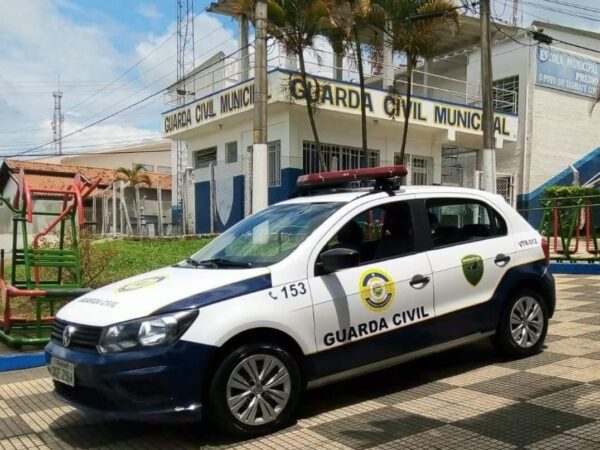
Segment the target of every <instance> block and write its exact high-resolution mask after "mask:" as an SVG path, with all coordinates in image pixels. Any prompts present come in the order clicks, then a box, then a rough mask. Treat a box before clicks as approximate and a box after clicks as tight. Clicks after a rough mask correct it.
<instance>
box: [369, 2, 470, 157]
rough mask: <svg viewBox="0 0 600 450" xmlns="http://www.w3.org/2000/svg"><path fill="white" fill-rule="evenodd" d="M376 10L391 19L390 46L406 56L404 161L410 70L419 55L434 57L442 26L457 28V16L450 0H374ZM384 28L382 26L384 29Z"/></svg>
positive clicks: (402, 148) (410, 83) (456, 30)
mask: <svg viewBox="0 0 600 450" xmlns="http://www.w3.org/2000/svg"><path fill="white" fill-rule="evenodd" d="M375 1H376V2H377V4H378V5H379V11H380V12H383V14H384V16H385V18H384V19H383V20H389V21H390V22H391V29H392V36H391V41H392V46H393V49H394V51H395V52H399V53H402V54H403V55H404V57H405V59H406V92H405V96H406V101H405V102H403V114H404V129H403V131H402V145H401V147H400V161H403V160H404V153H405V151H406V141H407V137H408V123H409V120H410V114H411V111H412V97H411V94H412V82H413V80H412V72H413V70H414V68H415V66H416V65H417V62H418V61H419V59H421V58H428V57H432V56H435V54H436V51H437V48H438V43H439V42H440V35H439V30H440V29H441V27H442V26H445V27H446V28H447V29H450V30H452V31H453V32H454V33H457V32H458V31H459V15H458V13H457V8H456V5H455V3H454V1H453V0H375ZM384 29H385V28H384Z"/></svg>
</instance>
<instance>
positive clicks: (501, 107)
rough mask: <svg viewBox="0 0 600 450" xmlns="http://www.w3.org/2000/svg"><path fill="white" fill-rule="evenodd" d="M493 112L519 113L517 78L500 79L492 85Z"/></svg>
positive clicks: (515, 76) (516, 76)
mask: <svg viewBox="0 0 600 450" xmlns="http://www.w3.org/2000/svg"><path fill="white" fill-rule="evenodd" d="M492 89H493V106H494V111H500V112H505V113H513V114H517V113H518V112H519V76H518V75H514V76H512V77H507V78H502V79H501V80H496V81H494V82H493V83H492Z"/></svg>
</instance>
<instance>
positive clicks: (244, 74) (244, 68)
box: [238, 15, 250, 81]
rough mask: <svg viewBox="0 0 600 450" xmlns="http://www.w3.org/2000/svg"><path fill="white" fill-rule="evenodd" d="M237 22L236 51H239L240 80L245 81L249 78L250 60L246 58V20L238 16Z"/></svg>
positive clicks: (242, 16) (244, 17)
mask: <svg viewBox="0 0 600 450" xmlns="http://www.w3.org/2000/svg"><path fill="white" fill-rule="evenodd" d="M238 22H239V24H240V40H239V41H238V42H239V44H238V49H239V50H240V72H241V74H240V80H241V81H246V80H247V79H248V78H250V74H249V67H250V60H249V58H248V18H247V17H246V16H244V15H239V16H238Z"/></svg>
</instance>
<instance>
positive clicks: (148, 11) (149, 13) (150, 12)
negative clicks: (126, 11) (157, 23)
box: [138, 3, 163, 20]
mask: <svg viewBox="0 0 600 450" xmlns="http://www.w3.org/2000/svg"><path fill="white" fill-rule="evenodd" d="M138 13H140V14H141V15H142V16H144V17H145V18H146V19H150V20H158V19H162V18H163V13H161V12H160V11H159V9H158V8H157V7H156V6H155V5H153V4H151V3H142V4H141V5H140V6H139V7H138Z"/></svg>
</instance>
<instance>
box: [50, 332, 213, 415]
mask: <svg viewBox="0 0 600 450" xmlns="http://www.w3.org/2000/svg"><path fill="white" fill-rule="evenodd" d="M215 350H216V348H215V347H211V346H208V345H202V344H195V343H191V342H187V341H178V342H176V343H175V344H172V345H170V346H166V347H156V348H150V349H144V350H136V351H131V352H123V353H115V354H109V355H100V354H98V353H93V352H89V351H80V350H71V349H69V348H65V347H63V346H61V345H59V344H58V343H56V342H55V341H52V342H50V343H49V344H48V345H47V346H46V362H47V363H49V362H50V358H52V357H56V358H60V359H62V360H65V361H68V362H70V363H72V364H74V365H75V387H70V386H67V385H66V384H62V383H60V382H55V383H54V384H55V393H56V395H57V396H58V397H60V398H61V399H62V400H64V401H65V402H67V403H69V404H71V405H73V406H74V407H76V408H77V409H80V410H82V411H87V412H90V413H94V414H99V415H102V416H104V417H107V418H113V419H128V420H140V421H193V420H199V419H200V418H201V415H202V386H203V384H204V379H205V376H206V368H207V367H208V364H209V361H210V359H211V357H212V356H213V355H214V352H215Z"/></svg>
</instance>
